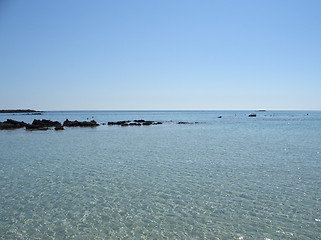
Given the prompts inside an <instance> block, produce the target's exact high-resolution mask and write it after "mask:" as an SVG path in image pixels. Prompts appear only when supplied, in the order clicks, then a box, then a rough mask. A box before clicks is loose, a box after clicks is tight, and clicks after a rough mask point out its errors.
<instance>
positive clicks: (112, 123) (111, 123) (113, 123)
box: [108, 121, 130, 126]
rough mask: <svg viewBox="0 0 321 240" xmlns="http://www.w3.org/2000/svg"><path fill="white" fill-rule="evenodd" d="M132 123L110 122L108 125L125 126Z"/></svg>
mask: <svg viewBox="0 0 321 240" xmlns="http://www.w3.org/2000/svg"><path fill="white" fill-rule="evenodd" d="M129 122H130V121H118V122H108V125H119V126H121V125H123V124H127V123H129Z"/></svg>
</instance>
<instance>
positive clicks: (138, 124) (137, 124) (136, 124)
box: [129, 123, 141, 126]
mask: <svg viewBox="0 0 321 240" xmlns="http://www.w3.org/2000/svg"><path fill="white" fill-rule="evenodd" d="M129 126H141V124H140V123H130V124H129Z"/></svg>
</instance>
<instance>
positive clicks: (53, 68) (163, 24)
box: [0, 0, 321, 110]
mask: <svg viewBox="0 0 321 240" xmlns="http://www.w3.org/2000/svg"><path fill="white" fill-rule="evenodd" d="M320 10H321V1H319V0H308V1H303V0H301V1H297V0H270V1H264V0H263V1H257V0H251V1H249V0H244V1H243V0H242V1H239V0H226V1H225V0H224V1H223V0H221V1H216V0H204V1H203V0H201V1H191V0H184V1H183V0H174V1H173V0H171V1H169V0H162V1H148V0H144V1H143V0H137V1H131V0H123V1H111V0H105V1H103V0H94V1H85V0H68V1H62V0H55V1H42V0H30V1H23V0H0V83H1V88H0V109H23V108H30V109H36V110H256V109H267V110H321V94H320V90H321V28H320V26H321V14H320Z"/></svg>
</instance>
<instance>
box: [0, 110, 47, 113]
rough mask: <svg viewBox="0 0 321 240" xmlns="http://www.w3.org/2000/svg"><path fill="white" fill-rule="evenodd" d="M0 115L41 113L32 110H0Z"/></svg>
mask: <svg viewBox="0 0 321 240" xmlns="http://www.w3.org/2000/svg"><path fill="white" fill-rule="evenodd" d="M0 113H41V111H36V110H32V109H4V110H0Z"/></svg>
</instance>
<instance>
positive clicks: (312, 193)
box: [0, 111, 321, 240]
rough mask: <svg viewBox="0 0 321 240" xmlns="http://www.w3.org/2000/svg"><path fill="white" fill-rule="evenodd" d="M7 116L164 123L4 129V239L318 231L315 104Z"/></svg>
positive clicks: (0, 224)
mask: <svg viewBox="0 0 321 240" xmlns="http://www.w3.org/2000/svg"><path fill="white" fill-rule="evenodd" d="M250 113H255V114H256V115H257V116H256V117H252V118H251V117H248V115H249V114H250ZM307 113H308V115H307ZM219 116H221V118H218V117H219ZM7 118H10V119H14V120H19V121H25V122H28V123H31V122H32V120H33V119H50V120H58V121H60V122H63V121H64V120H65V119H66V118H68V119H69V120H79V121H80V120H81V121H84V120H92V119H93V120H96V121H97V122H98V123H107V122H108V121H120V120H134V119H144V120H153V121H162V122H163V124H162V125H155V126H154V125H153V126H140V127H138V126H129V127H121V126H108V125H101V126H98V127H94V128H80V127H75V128H65V130H64V131H55V130H48V131H26V130H24V129H17V130H1V131H0V239H5V240H7V239H238V240H241V239H244V240H246V239H253V240H260V239H262V240H272V239H273V240H277V239H300V240H304V239H313V240H315V239H316V240H320V239H321V112H320V111H257V112H255V111H254V112H251V111H48V112H44V113H43V114H42V115H40V116H36V115H35V116H34V115H23V114H8V113H6V114H5V113H1V114H0V121H5V120H6V119H7ZM179 121H191V122H198V123H197V124H186V125H185V124H184V125H181V124H177V122H179Z"/></svg>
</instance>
